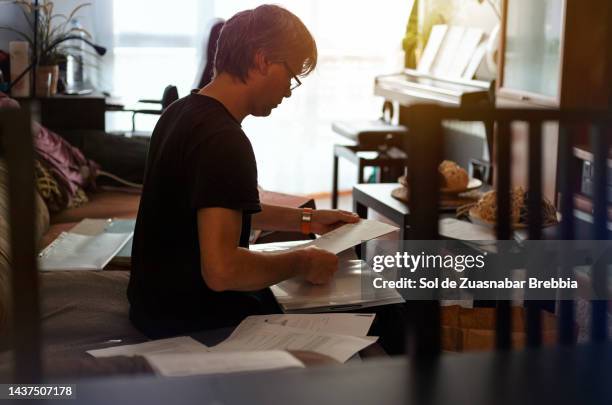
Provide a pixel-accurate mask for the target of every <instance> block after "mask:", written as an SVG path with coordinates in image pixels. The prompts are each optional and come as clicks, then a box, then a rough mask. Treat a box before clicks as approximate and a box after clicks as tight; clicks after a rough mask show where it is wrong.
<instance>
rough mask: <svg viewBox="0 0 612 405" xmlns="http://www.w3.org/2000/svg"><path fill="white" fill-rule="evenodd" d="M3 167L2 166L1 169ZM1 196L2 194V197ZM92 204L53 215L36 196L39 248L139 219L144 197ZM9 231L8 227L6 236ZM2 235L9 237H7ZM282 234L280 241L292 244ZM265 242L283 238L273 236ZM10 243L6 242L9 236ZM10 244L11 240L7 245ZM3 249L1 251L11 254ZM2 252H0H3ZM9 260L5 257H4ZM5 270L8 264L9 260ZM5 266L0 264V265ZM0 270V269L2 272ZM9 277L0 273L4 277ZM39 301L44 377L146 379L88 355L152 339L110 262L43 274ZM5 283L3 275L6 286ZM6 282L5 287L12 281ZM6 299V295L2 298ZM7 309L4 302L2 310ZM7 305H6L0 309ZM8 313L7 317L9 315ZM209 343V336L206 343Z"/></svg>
mask: <svg viewBox="0 0 612 405" xmlns="http://www.w3.org/2000/svg"><path fill="white" fill-rule="evenodd" d="M2 168H3V166H2V164H1V162H0V169H2ZM5 174H6V173H5V172H4V170H0V198H1V197H2V196H3V197H6V195H7V194H6V187H3V183H4V185H5V186H6V176H5ZM2 190H4V192H3V191H2ZM88 197H89V201H88V202H87V203H85V204H83V205H81V206H79V207H76V208H69V209H65V210H62V211H60V212H57V213H53V214H49V212H48V209H47V207H46V206H45V204H44V203H43V202H42V200H41V199H40V197H38V196H37V201H38V203H37V208H36V211H37V213H36V217H37V221H36V222H37V234H38V235H39V245H38V247H39V249H43V248H44V247H45V246H47V245H48V244H49V243H51V242H52V241H53V240H54V239H55V238H56V237H57V236H58V235H59V234H60V233H61V232H64V231H69V230H70V229H71V228H72V227H73V226H75V225H76V224H77V223H78V222H79V221H80V220H82V219H84V218H111V217H113V218H135V217H136V214H137V211H138V204H139V201H140V195H139V193H138V192H134V191H133V190H130V189H117V188H112V187H106V188H99V189H98V190H97V191H96V192H93V193H88ZM261 199H262V202H265V203H271V204H279V205H285V206H294V207H298V206H305V205H310V206H313V205H314V202H313V201H312V200H311V199H309V198H305V197H296V196H291V195H286V194H280V193H272V192H266V191H263V190H262V192H261ZM3 219H4V223H3V224H0V225H7V224H6V207H4V208H2V205H1V204H0V221H2V220H3ZM7 229H8V226H7V227H5V230H7ZM3 233H4V232H3ZM292 236H298V237H301V235H283V236H282V237H280V238H281V239H291V237H292ZM267 238H268V240H267V241H270V240H275V239H279V237H278V236H273V235H268V236H267ZM5 239H6V237H5ZM5 242H6V240H5ZM7 251H8V248H7V244H6V243H4V252H7ZM2 252H3V249H2V246H0V254H1V253H2ZM6 256H7V254H5V257H6ZM4 264H5V267H8V266H7V265H8V260H5V263H4ZM0 266H1V264H0ZM0 270H1V269H0ZM4 270H5V271H0V275H4V276H7V273H6V268H5V269H4ZM39 274H40V278H39V282H40V284H39V286H40V300H41V327H42V347H43V352H44V357H43V358H44V368H45V375H46V376H48V377H50V378H65V377H71V378H72V377H80V378H82V377H99V376H108V375H118V374H121V375H125V374H142V373H144V374H149V373H152V370H151V368H150V367H149V365H148V363H147V362H146V361H145V360H144V358H123V357H119V358H107V359H94V358H92V357H91V356H89V355H87V354H86V351H87V350H91V349H99V348H104V347H109V346H113V345H118V344H134V343H140V342H144V341H146V340H148V339H147V338H146V336H144V335H143V334H141V333H140V332H139V331H138V330H137V329H135V328H134V327H133V326H132V324H131V323H130V321H129V319H128V309H129V304H128V301H127V297H126V290H127V284H128V280H129V269H126V268H125V267H122V266H121V265H116V266H115V265H113V263H112V262H111V263H110V264H109V265H108V266H107V267H106V268H105V270H104V271H101V272H92V271H64V272H62V271H59V272H58V271H55V272H40V273H39ZM6 278H7V277H5V281H7V280H6ZM0 284H3V286H4V288H5V289H6V286H7V283H6V282H5V283H0ZM4 297H5V298H8V297H9V294H8V293H7V294H5V295H4ZM7 306H8V305H7V303H6V302H5V304H4V307H5V312H6V307H7ZM0 307H2V305H0ZM5 315H6V314H5ZM8 327H9V323H8V321H7V319H5V322H4V327H3V328H2V329H0V331H1V332H2V333H0V335H4V336H5V337H6V336H7V332H8V331H7V328H8ZM203 339H204V341H205V339H206V336H204V337H203ZM3 349H4V352H2V353H0V376H7V378H8V374H9V372H10V367H11V362H10V353H9V352H8V350H6V349H8V341H7V340H6V339H4V347H3ZM302 359H303V360H304V359H306V360H308V361H309V363H310V364H318V363H321V362H323V363H325V362H327V359H324V358H322V357H321V356H312V355H308V354H303V357H302Z"/></svg>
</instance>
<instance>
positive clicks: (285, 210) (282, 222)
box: [252, 204, 359, 235]
mask: <svg viewBox="0 0 612 405" xmlns="http://www.w3.org/2000/svg"><path fill="white" fill-rule="evenodd" d="M301 220H302V209H301V208H289V207H281V206H277V205H268V204H262V205H261V212H259V213H257V214H255V215H253V223H252V225H253V228H255V229H264V230H267V231H291V232H299V231H300V224H301ZM358 220H359V217H358V216H357V215H355V214H353V213H351V212H347V211H341V210H315V211H314V212H313V215H312V231H313V232H314V233H316V234H319V235H320V234H324V233H326V232H329V231H331V230H332V229H335V228H337V227H338V226H341V225H344V224H346V223H353V222H357V221H358Z"/></svg>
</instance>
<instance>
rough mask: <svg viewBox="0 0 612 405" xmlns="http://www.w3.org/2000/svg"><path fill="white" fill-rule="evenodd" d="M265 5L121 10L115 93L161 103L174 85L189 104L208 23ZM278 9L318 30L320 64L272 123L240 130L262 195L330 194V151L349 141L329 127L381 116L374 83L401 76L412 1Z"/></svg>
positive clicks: (249, 122) (250, 121) (346, 178)
mask: <svg viewBox="0 0 612 405" xmlns="http://www.w3.org/2000/svg"><path fill="white" fill-rule="evenodd" d="M263 3H265V2H263V1H253V0H235V1H231V2H228V1H220V0H219V1H213V0H209V1H197V0H173V1H172V2H171V3H167V2H161V1H159V2H156V1H145V0H129V1H126V0H123V1H115V2H114V12H113V15H114V20H113V33H114V38H115V48H114V55H113V59H114V60H113V65H114V66H113V71H114V73H113V93H114V94H117V95H119V96H122V97H124V98H127V99H132V100H135V99H139V98H160V97H161V93H162V91H163V88H164V87H165V86H166V85H168V84H175V85H177V86H178V88H179V94H180V95H181V96H184V95H186V94H187V93H188V91H189V89H190V88H191V86H192V85H193V83H194V81H195V77H196V70H197V68H198V66H199V61H200V56H199V50H200V45H199V44H200V40H201V39H202V38H203V37H204V30H205V28H206V25H207V22H208V21H209V20H210V19H212V18H214V17H222V18H225V19H227V18H229V17H231V16H232V15H233V14H234V13H235V12H237V11H240V10H244V9H247V8H253V7H255V6H257V5H258V4H263ZM276 3H277V4H280V5H282V6H284V7H286V8H287V9H289V10H291V11H292V12H294V13H295V14H297V15H298V16H299V17H300V18H301V19H302V20H303V21H304V23H305V24H306V25H307V26H308V28H309V29H310V30H311V32H312V33H313V35H314V36H315V39H316V40H317V45H318V49H319V63H318V66H317V69H316V70H315V72H313V73H312V74H311V75H310V76H309V77H307V78H305V79H304V80H303V82H304V85H303V86H301V87H299V88H298V89H296V90H295V92H294V94H293V96H292V97H291V98H290V99H286V100H285V101H284V102H283V104H281V105H280V106H279V107H278V108H277V109H276V110H274V112H273V113H272V115H271V116H269V117H266V118H254V117H248V118H246V119H245V121H244V122H243V128H244V130H245V132H246V133H247V135H248V136H249V138H250V139H251V142H252V143H253V147H254V149H255V155H256V157H257V163H258V170H259V182H260V184H261V185H262V186H263V187H264V188H266V189H270V190H276V191H282V192H289V193H317V192H326V191H330V189H331V165H332V146H333V144H334V143H339V142H342V141H343V139H342V138H340V137H338V136H337V135H334V134H333V132H332V131H331V122H332V121H334V120H350V119H375V118H378V116H379V115H380V109H381V106H382V100H381V99H380V98H377V97H374V95H373V86H374V77H375V76H376V75H379V74H385V73H392V72H395V71H399V70H400V69H401V67H402V64H403V53H402V52H401V41H402V37H403V34H404V32H405V29H406V23H407V21H408V11H409V10H408V7H409V2H408V1H406V0H378V1H376V2H370V1H367V2H366V1H359V2H357V1H350V0H334V1H326V0H309V1H303V0H284V1H277V2H276ZM168 4H171V5H172V6H168ZM145 8H146V10H147V13H146V18H137V17H135V16H139V15H144V14H143V12H142V11H141V10H143V9H145ZM198 73H199V72H198ZM127 119H128V120H129V117H128V118H127ZM138 119H139V121H138V125H139V129H147V130H151V129H152V127H153V126H154V123H155V120H156V117H151V121H149V122H145V120H144V118H143V119H141V118H140V117H139V118H138ZM341 174H342V175H343V177H341V178H340V186H341V187H342V186H344V187H349V186H350V185H351V184H352V183H353V179H354V178H355V177H356V176H355V174H352V173H351V170H350V169H348V167H347V170H344V168H343V169H342V170H341Z"/></svg>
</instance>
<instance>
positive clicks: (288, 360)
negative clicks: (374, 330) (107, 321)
mask: <svg viewBox="0 0 612 405" xmlns="http://www.w3.org/2000/svg"><path fill="white" fill-rule="evenodd" d="M374 316H375V315H374V314H323V315H280V314H278V315H256V316H250V317H248V318H246V319H245V320H244V321H243V322H242V323H241V324H240V325H238V327H237V328H236V329H235V330H234V332H233V333H232V335H231V336H230V337H229V338H227V339H226V340H225V341H223V342H222V343H220V344H218V345H217V346H214V347H211V348H209V347H206V346H205V345H203V344H201V343H199V342H197V341H195V340H194V339H192V338H190V337H187V336H180V337H176V338H170V339H161V340H154V341H150V342H145V343H140V344H135V345H124V346H116V347H110V348H106V349H98V350H90V351H88V352H87V353H89V354H90V355H92V356H94V357H98V358H99V357H110V356H144V357H145V358H146V359H147V361H148V362H149V364H150V365H151V367H152V368H153V369H154V370H155V371H156V373H157V374H159V375H163V376H167V377H177V376H187V375H198V374H218V373H232V372H244V371H255V370H272V369H284V368H295V367H304V364H303V363H302V362H300V361H299V360H298V359H296V358H295V357H293V356H292V355H291V354H290V353H288V352H287V351H288V350H296V351H298V350H299V351H310V352H314V353H320V354H324V355H327V356H329V357H331V358H333V359H335V360H337V361H339V362H345V361H346V360H348V359H349V358H350V357H352V356H353V355H354V354H356V353H357V352H358V351H360V350H362V349H363V348H365V347H367V346H369V345H371V344H372V343H374V342H375V341H376V340H377V339H378V338H377V337H373V336H367V334H368V331H369V329H370V327H371V326H372V322H373V321H374Z"/></svg>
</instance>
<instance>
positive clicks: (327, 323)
mask: <svg viewBox="0 0 612 405" xmlns="http://www.w3.org/2000/svg"><path fill="white" fill-rule="evenodd" d="M375 316H376V314H343V313H330V314H291V315H289V314H271V315H251V316H249V317H247V318H246V319H245V320H243V321H242V322H241V323H240V325H238V327H237V328H236V330H239V331H240V332H241V333H248V329H250V328H252V327H254V326H256V325H261V324H263V323H270V324H274V325H281V326H290V327H292V328H298V329H304V330H307V331H310V332H324V333H333V334H336V335H349V336H367V335H368V331H369V330H370V327H371V326H372V322H374V317H375Z"/></svg>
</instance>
